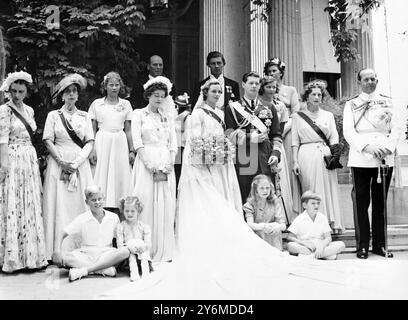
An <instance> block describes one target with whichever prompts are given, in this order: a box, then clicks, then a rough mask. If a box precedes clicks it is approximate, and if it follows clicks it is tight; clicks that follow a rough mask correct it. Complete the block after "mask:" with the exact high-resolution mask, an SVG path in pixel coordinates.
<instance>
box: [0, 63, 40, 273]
mask: <svg viewBox="0 0 408 320" xmlns="http://www.w3.org/2000/svg"><path fill="white" fill-rule="evenodd" d="M29 83H32V78H31V75H29V74H28V73H26V72H23V71H20V72H14V73H12V74H10V75H9V76H8V77H7V78H6V80H5V81H4V82H3V84H2V86H1V88H0V90H1V91H9V92H10V95H11V100H10V101H9V102H7V103H6V104H3V105H1V106H0V267H2V271H3V272H13V271H16V270H20V269H37V268H42V267H45V266H46V265H47V259H46V257H45V241H44V225H43V219H42V208H41V191H42V190H41V189H42V188H41V177H40V170H39V168H38V159H37V153H36V151H35V148H34V146H33V145H32V141H31V139H32V138H31V133H30V132H29V130H31V132H35V130H36V128H37V127H36V123H35V120H34V110H33V109H32V108H31V107H29V106H28V105H26V104H25V103H24V102H23V100H24V98H25V97H26V94H27V88H28V84H29ZM18 116H19V117H18ZM23 121H25V124H24V123H23ZM26 125H27V127H26Z"/></svg>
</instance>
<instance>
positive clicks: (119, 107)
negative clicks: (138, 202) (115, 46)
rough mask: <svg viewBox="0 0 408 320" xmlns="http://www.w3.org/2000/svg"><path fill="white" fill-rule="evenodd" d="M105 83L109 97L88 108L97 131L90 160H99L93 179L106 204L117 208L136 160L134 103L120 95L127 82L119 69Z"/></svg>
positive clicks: (106, 77)
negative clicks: (133, 132)
mask: <svg viewBox="0 0 408 320" xmlns="http://www.w3.org/2000/svg"><path fill="white" fill-rule="evenodd" d="M102 87H103V90H104V91H105V92H106V97H103V98H100V99H96V100H95V101H94V102H92V104H91V106H90V107H89V111H88V113H89V116H90V117H91V119H92V125H93V129H94V133H95V148H94V150H93V152H92V153H91V156H90V160H91V162H92V163H93V164H95V163H96V168H95V175H94V181H95V184H96V185H97V186H99V187H101V188H102V191H103V194H104V195H105V207H109V208H118V207H119V199H120V198H122V197H125V196H127V194H128V191H129V185H130V173H131V165H133V162H134V160H135V150H134V149H133V145H132V134H131V130H130V121H131V116H132V106H131V105H130V102H129V101H127V100H125V99H121V98H119V92H120V90H123V88H124V84H123V81H122V79H121V77H120V75H119V74H118V73H116V72H109V73H108V74H107V75H106V76H105V77H104V80H103V82H102Z"/></svg>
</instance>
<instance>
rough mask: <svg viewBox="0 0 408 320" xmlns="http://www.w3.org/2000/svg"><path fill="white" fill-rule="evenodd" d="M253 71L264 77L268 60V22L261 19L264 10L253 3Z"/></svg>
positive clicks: (251, 6)
mask: <svg viewBox="0 0 408 320" xmlns="http://www.w3.org/2000/svg"><path fill="white" fill-rule="evenodd" d="M250 8H251V9H250V11H251V13H252V15H251V70H253V71H256V72H258V73H259V74H260V75H261V76H262V75H263V68H264V64H265V62H266V61H267V60H268V58H269V55H268V46H267V45H266V44H267V43H268V22H266V21H262V20H261V19H260V14H261V13H262V10H263V8H262V7H260V6H257V5H254V4H253V3H252V1H251V5H250Z"/></svg>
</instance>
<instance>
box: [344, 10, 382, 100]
mask: <svg viewBox="0 0 408 320" xmlns="http://www.w3.org/2000/svg"><path fill="white" fill-rule="evenodd" d="M368 26H369V28H368V29H370V30H371V17H368ZM354 30H355V31H356V32H357V34H358V35H357V39H356V41H354V43H353V45H354V47H355V48H356V49H357V53H358V54H359V55H360V57H359V58H358V59H357V60H352V61H347V62H342V63H341V91H342V97H343V98H350V97H353V96H355V95H356V94H358V93H359V88H358V85H357V74H358V72H359V71H360V70H361V69H362V68H374V52H373V51H374V50H373V40H372V32H370V30H366V32H363V31H362V29H361V28H359V29H354Z"/></svg>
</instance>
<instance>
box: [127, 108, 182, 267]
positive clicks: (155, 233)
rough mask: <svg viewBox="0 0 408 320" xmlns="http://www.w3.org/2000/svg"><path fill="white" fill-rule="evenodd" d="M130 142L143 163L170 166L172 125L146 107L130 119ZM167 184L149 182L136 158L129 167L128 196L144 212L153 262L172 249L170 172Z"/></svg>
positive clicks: (173, 209)
mask: <svg viewBox="0 0 408 320" xmlns="http://www.w3.org/2000/svg"><path fill="white" fill-rule="evenodd" d="M132 139H133V145H134V148H135V150H137V149H139V148H141V147H143V148H144V151H145V160H146V161H149V162H151V164H152V166H153V167H155V168H159V169H163V168H164V166H165V165H166V164H168V163H169V162H170V152H171V151H174V152H175V153H176V152H177V141H176V131H175V127H174V121H172V120H171V119H169V118H168V117H166V116H165V115H164V114H163V113H161V111H160V113H152V112H150V111H149V109H148V107H146V108H144V109H136V110H135V111H133V116H132ZM167 178H168V179H167V181H158V182H155V181H153V174H152V173H151V172H150V171H148V170H147V169H146V166H145V165H144V163H143V161H142V160H141V158H140V156H139V155H137V156H136V159H135V163H134V166H133V171H132V176H131V184H130V194H131V195H135V196H137V197H139V199H140V201H141V202H142V203H143V206H144V209H143V212H142V213H141V220H142V221H143V222H144V223H146V224H148V225H149V226H150V228H151V230H152V247H151V256H152V261H153V262H161V261H168V260H171V259H172V258H173V255H174V249H175V234H174V219H175V213H176V177H175V174H174V170H173V171H172V172H171V173H170V174H169V175H168V176H167Z"/></svg>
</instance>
